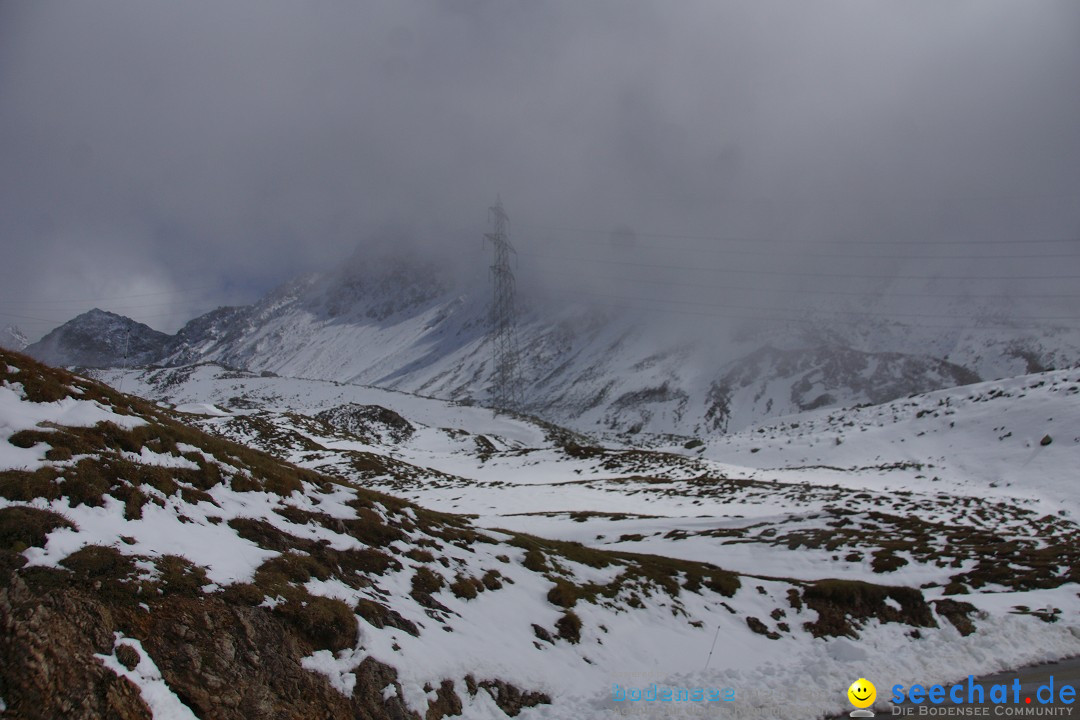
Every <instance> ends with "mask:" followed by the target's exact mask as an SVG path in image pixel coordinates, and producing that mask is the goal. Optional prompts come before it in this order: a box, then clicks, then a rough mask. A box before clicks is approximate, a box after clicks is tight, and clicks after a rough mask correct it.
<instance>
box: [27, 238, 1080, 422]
mask: <svg viewBox="0 0 1080 720" xmlns="http://www.w3.org/2000/svg"><path fill="white" fill-rule="evenodd" d="M522 292H523V293H526V292H531V291H525V290H523V291H522ZM529 297H531V298H532V300H531V301H530V302H528V303H522V304H523V306H524V307H526V308H527V309H526V310H525V311H523V312H522V313H521V314H520V317H519V323H518V337H519V346H520V357H521V363H520V367H521V374H522V377H523V390H524V392H523V395H524V398H525V406H524V408H523V409H525V410H527V411H528V412H531V413H533V414H536V415H538V416H540V417H544V418H546V419H548V420H551V421H553V422H556V423H560V424H564V425H568V426H572V427H574V428H575V429H577V430H580V431H585V432H600V433H612V434H622V435H635V434H639V433H646V434H654V435H663V434H679V435H703V434H705V435H707V434H711V433H718V432H720V433H722V432H729V431H733V430H738V429H740V428H743V427H746V426H748V425H750V424H751V423H753V422H756V421H758V420H761V419H763V418H766V417H771V416H775V415H778V414H785V413H790V412H798V411H800V410H806V409H811V408H814V407H821V406H841V405H853V404H859V403H876V402H883V401H885V400H889V399H893V398H896V397H901V396H904V395H909V394H912V393H917V392H926V391H929V390H935V389H940V388H943V387H950V386H955V385H959V384H965V383H970V382H976V381H978V380H980V379H983V378H992V377H1004V376H1010V375H1015V374H1017V373H1019V372H1025V371H1031V370H1038V369H1046V368H1051V367H1055V366H1061V365H1062V364H1064V365H1069V364H1072V363H1074V362H1076V360H1077V358H1080V336H1078V334H1077V333H1076V332H1075V331H1071V330H1068V329H1064V328H1055V327H1053V326H1047V327H1045V328H1042V329H1040V330H1038V331H1036V332H1031V331H1030V330H1029V329H1027V328H1021V327H1012V328H1008V327H1006V328H1005V329H1001V328H998V327H995V326H993V325H988V326H986V327H983V328H980V327H971V328H966V329H963V330H956V331H952V330H948V329H928V328H925V327H919V326H911V325H906V324H904V323H901V322H898V321H883V320H881V321H879V320H872V321H871V320H868V319H864V320H863V321H855V320H853V321H851V322H844V323H832V324H826V323H820V322H819V323H814V322H809V321H808V322H807V323H805V324H801V325H800V326H798V327H792V326H791V325H790V324H789V323H781V324H778V323H769V322H758V323H751V322H749V321H745V320H744V321H741V322H738V323H729V324H727V325H724V324H719V325H716V326H715V327H713V326H707V327H704V328H701V329H698V330H697V331H695V332H691V333H689V336H688V335H687V333H682V334H681V335H680V332H679V331H677V330H673V329H671V328H667V327H665V324H664V323H659V322H657V321H656V320H655V319H650V317H648V316H647V314H645V313H643V312H641V311H637V310H624V311H616V310H613V309H611V308H601V307H596V306H591V305H585V304H580V303H574V302H572V301H564V302H558V301H552V299H551V298H547V299H546V300H545V299H543V298H541V297H540V296H539V295H536V294H535V293H534V294H533V295H532V296H529ZM488 309H489V300H488V298H487V296H486V287H485V286H483V285H482V284H480V283H476V282H474V283H471V284H470V283H454V282H451V281H449V280H447V278H446V277H444V276H443V275H442V274H440V272H439V270H438V268H437V267H435V266H434V265H432V264H425V263H422V262H418V261H416V260H413V259H410V258H405V257H394V256H390V257H389V258H374V259H369V258H365V257H362V256H357V257H354V258H353V259H352V260H351V261H350V262H348V263H345V264H344V265H343V266H342V267H341V268H339V269H337V270H335V271H333V272H329V273H323V274H310V275H306V276H303V277H300V278H297V279H295V280H293V281H290V282H288V283H285V284H284V285H282V286H280V287H278V288H277V289H275V290H274V291H272V292H270V293H268V294H267V295H266V296H265V297H264V298H262V299H261V300H259V301H258V302H257V303H255V304H253V305H250V306H241V307H222V308H218V309H216V310H213V311H211V312H210V313H207V314H205V315H202V316H200V317H198V318H195V319H193V320H192V321H190V322H189V323H187V324H186V325H185V326H184V327H183V328H181V330H180V331H178V332H177V333H176V334H175V335H172V336H167V335H164V334H163V333H157V332H156V331H153V330H150V329H149V328H147V327H146V326H143V325H141V324H137V323H134V322H133V321H130V320H127V319H124V318H122V317H121V316H116V315H112V314H99V313H88V314H84V315H82V316H79V317H78V318H75V319H74V320H72V321H70V322H69V323H67V324H65V325H64V326H61V327H60V328H58V329H56V330H54V331H53V332H52V333H50V334H49V335H47V336H46V337H45V338H43V339H42V341H40V342H38V343H35V344H33V345H30V346H29V347H28V348H27V352H28V353H29V354H30V355H32V356H34V357H37V358H39V359H42V360H45V361H48V362H53V363H55V364H58V365H65V366H88V367H89V366H94V367H109V366H113V367H115V366H118V365H120V364H121V363H123V362H125V360H124V352H123V350H124V347H125V345H124V343H125V341H126V338H127V336H128V335H129V334H130V338H131V341H130V342H131V346H130V351H129V353H127V356H128V357H127V360H126V362H127V363H129V364H132V365H151V364H156V365H165V366H176V365H185V364H191V363H198V362H215V363H219V364H222V365H225V366H230V367H236V368H242V369H246V370H251V371H255V372H264V371H265V372H274V373H277V374H280V375H287V376H295V377H311V378H319V379H328V380H337V381H341V382H351V383H360V384H368V385H377V386H382V387H388V388H393V389H400V390H405V391H408V392H418V393H423V394H430V395H434V396H438V397H442V398H446V399H450V400H454V401H458V402H466V403H476V404H487V403H489V402H490V401H491V395H490V387H489V385H490V377H491V374H492V357H491V354H492V348H491V344H490V342H489V335H488V329H489V315H488Z"/></svg>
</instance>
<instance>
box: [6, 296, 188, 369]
mask: <svg viewBox="0 0 1080 720" xmlns="http://www.w3.org/2000/svg"><path fill="white" fill-rule="evenodd" d="M169 339H170V338H169V336H168V335H166V334H165V333H163V332H158V331H157V330H154V329H153V328H151V327H149V326H148V325H144V324H142V323H140V322H136V321H134V320H132V319H131V318H127V317H124V316H122V315H117V314H116V313H111V312H106V311H104V310H98V309H96V308H95V309H93V310H90V311H88V312H84V313H83V314H82V315H79V316H78V317H76V318H74V319H73V320H70V321H69V322H66V323H64V324H63V325H61V326H60V327H58V328H56V329H55V330H53V331H52V332H50V333H49V334H47V335H46V336H45V337H43V338H41V340H39V341H37V342H36V343H34V344H32V345H30V346H27V348H26V351H27V352H28V353H30V354H31V356H32V357H35V358H37V359H38V360H40V361H42V362H44V363H48V364H50V365H66V366H81V367H120V366H122V365H125V364H127V365H145V364H147V363H151V362H154V361H155V360H157V359H158V358H160V357H161V355H162V353H163V351H164V349H165V348H166V346H167V343H168V342H169Z"/></svg>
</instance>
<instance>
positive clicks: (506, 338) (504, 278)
mask: <svg viewBox="0 0 1080 720" xmlns="http://www.w3.org/2000/svg"><path fill="white" fill-rule="evenodd" d="M488 216H489V218H490V219H491V222H492V232H489V233H485V234H484V237H485V238H486V239H487V240H488V241H490V242H491V244H492V245H493V246H494V248H495V261H494V262H493V263H492V265H491V279H492V284H493V285H494V290H495V295H494V297H493V299H492V300H493V301H492V305H491V346H492V352H493V360H494V369H495V373H494V378H493V387H492V399H493V401H494V404H495V408H496V409H497V410H516V409H518V408H520V407H521V375H520V373H519V369H518V344H517V307H516V295H517V291H516V285H515V283H514V272H513V270H511V269H510V253H514V254H517V250H515V249H514V246H513V245H511V244H510V239H509V237H507V226H508V225H509V224H510V218H509V217H507V215H506V211H505V210H503V206H502V199H501V198H500V199H497V200H496V201H495V205H494V206H492V207H491V208H489V209H488Z"/></svg>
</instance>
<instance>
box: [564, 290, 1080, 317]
mask: <svg viewBox="0 0 1080 720" xmlns="http://www.w3.org/2000/svg"><path fill="white" fill-rule="evenodd" d="M571 292H573V293H575V294H578V295H590V296H594V297H602V298H608V299H612V300H629V301H632V302H660V303H667V304H672V305H691V306H700V307H710V308H731V309H735V310H752V311H758V310H763V311H768V312H771V311H780V312H784V311H786V310H788V308H782V307H764V306H755V305H731V304H728V303H725V304H722V305H721V304H716V303H706V302H698V301H694V300H672V299H668V298H651V297H632V296H625V295H610V294H607V293H598V292H593V291H591V290H572V291H571ZM813 312H815V313H829V314H833V315H857V316H865V317H877V318H886V319H888V318H901V317H911V318H929V319H952V320H973V319H979V318H978V317H976V316H972V315H948V314H944V315H943V314H938V313H903V312H901V313H884V312H867V311H863V310H827V309H814V310H813ZM986 319H987V320H989V319H990V318H986ZM1014 320H1019V321H1033V322H1053V321H1060V320H1069V321H1073V322H1078V321H1080V316H1077V315H1066V316H1050V317H1033V316H1029V315H1026V316H1018V317H1010V318H1007V319H1005V320H1003V322H1004V323H1006V324H1011V323H1012V321H1014Z"/></svg>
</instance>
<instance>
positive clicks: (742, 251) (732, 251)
mask: <svg viewBox="0 0 1080 720" xmlns="http://www.w3.org/2000/svg"><path fill="white" fill-rule="evenodd" d="M545 242H546V243H551V242H554V243H559V244H562V245H573V244H580V243H587V244H589V245H594V246H598V247H606V248H610V249H612V250H616V251H618V252H628V251H629V252H633V251H637V250H660V251H664V252H671V248H669V247H665V246H664V245H660V244H648V245H639V244H627V245H617V246H616V245H612V244H611V243H610V241H605V240H584V241H569V240H562V239H556V240H550V239H549V240H546V241H545ZM792 244H794V243H792ZM688 252H707V253H722V254H724V255H755V256H764V257H775V256H776V249H775V248H774V249H771V250H754V249H748V248H717V247H703V248H695V249H693V250H692V251H688ZM795 254H796V255H797V256H798V257H800V258H829V259H841V260H851V259H855V260H860V259H861V260H966V261H979V260H1060V259H1065V258H1080V252H1078V253H1042V254H1032V253H1030V252H1027V253H1022V254H1014V255H1004V254H1000V253H999V254H996V255H985V254H979V255H937V254H934V253H923V254H921V255H855V254H852V253H849V252H843V253H819V252H804V251H796V252H795Z"/></svg>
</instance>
